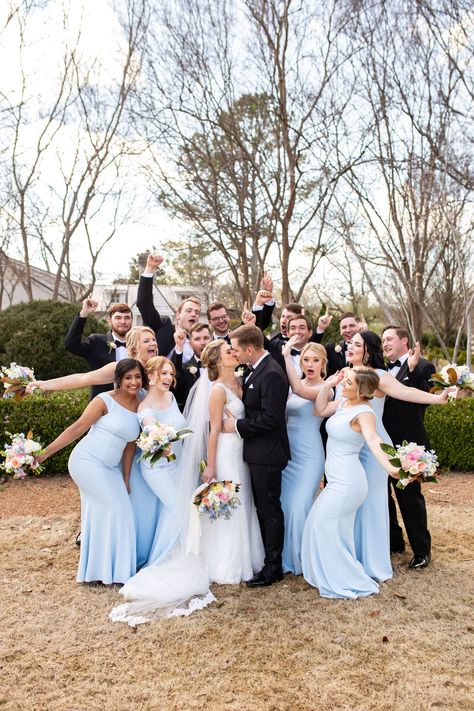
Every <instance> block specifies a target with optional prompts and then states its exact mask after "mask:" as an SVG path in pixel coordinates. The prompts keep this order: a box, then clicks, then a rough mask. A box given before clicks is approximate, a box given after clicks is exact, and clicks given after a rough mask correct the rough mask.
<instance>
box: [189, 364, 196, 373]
mask: <svg viewBox="0 0 474 711" xmlns="http://www.w3.org/2000/svg"><path fill="white" fill-rule="evenodd" d="M188 370H189V372H190V373H191V375H196V373H197V372H198V369H197V368H196V366H195V365H188Z"/></svg>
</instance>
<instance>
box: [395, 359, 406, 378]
mask: <svg viewBox="0 0 474 711" xmlns="http://www.w3.org/2000/svg"><path fill="white" fill-rule="evenodd" d="M407 373H408V361H407V360H406V361H405V362H404V363H403V365H401V366H400V369H399V371H398V373H397V376H396V377H397V380H399V381H400V382H402V380H403V378H405V377H406V374H407Z"/></svg>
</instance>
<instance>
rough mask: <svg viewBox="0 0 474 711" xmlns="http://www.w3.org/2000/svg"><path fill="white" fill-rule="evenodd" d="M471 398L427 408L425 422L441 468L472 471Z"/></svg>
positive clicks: (473, 412)
mask: <svg viewBox="0 0 474 711" xmlns="http://www.w3.org/2000/svg"><path fill="white" fill-rule="evenodd" d="M473 421H474V397H469V398H462V399H461V400H454V401H452V402H448V404H447V405H437V406H431V407H428V408H427V410H426V415H425V425H426V429H427V432H428V435H429V438H430V442H431V446H432V447H433V449H434V450H435V452H436V453H437V455H438V460H439V463H440V466H441V467H443V468H444V469H455V470H458V471H459V470H460V471H472V470H474V438H473V436H472V435H473V427H472V423H473Z"/></svg>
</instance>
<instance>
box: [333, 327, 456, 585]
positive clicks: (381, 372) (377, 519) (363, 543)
mask: <svg viewBox="0 0 474 711" xmlns="http://www.w3.org/2000/svg"><path fill="white" fill-rule="evenodd" d="M419 355H420V352H419V345H418V347H417V349H416V352H415V353H414V354H413V356H411V357H412V359H413V361H412V363H411V366H412V367H415V365H416V362H417V361H418V358H419ZM347 362H348V363H349V364H350V365H352V366H359V365H364V366H367V367H370V368H371V369H373V371H374V372H375V373H377V374H378V376H379V380H380V383H379V387H378V388H377V390H376V392H375V394H374V397H373V399H372V402H371V406H372V407H373V409H374V412H375V417H376V429H377V434H378V435H379V436H380V437H381V438H382V441H383V442H386V443H388V444H391V443H392V442H391V440H390V437H389V436H388V434H387V431H386V430H385V427H384V426H383V423H382V415H383V408H384V403H385V397H386V395H390V396H391V397H395V398H397V399H398V400H407V401H409V402H418V403H420V404H425V405H430V404H431V405H436V404H437V405H439V404H443V403H445V402H446V399H447V395H448V393H447V391H445V392H444V393H441V396H440V395H432V394H430V393H426V392H424V391H422V390H418V389H417V388H407V387H406V386H405V385H403V384H402V383H400V382H399V381H398V380H397V379H396V378H394V377H393V375H390V374H389V373H387V372H386V370H385V365H384V359H383V353H382V342H381V340H380V337H379V336H378V335H377V334H376V333H374V332H373V331H363V332H362V333H356V334H355V335H354V336H353V338H352V340H351V341H350V343H349V344H348V347H347ZM359 458H360V461H361V463H362V466H363V467H364V470H365V473H366V476H367V483H368V495H367V498H366V499H365V501H364V502H363V504H362V505H361V507H360V509H359V510H358V511H357V515H356V520H355V545H356V556H357V559H358V560H360V562H361V563H362V565H363V566H364V568H365V571H366V572H367V573H368V575H370V577H371V578H374V580H377V581H379V582H382V581H384V580H388V579H389V578H391V577H392V574H393V573H392V565H391V562H390V522H389V514H388V496H387V474H386V471H385V468H384V467H383V465H381V463H380V461H379V460H378V459H377V458H376V457H374V455H373V453H372V452H371V451H370V449H369V447H368V445H367V443H366V444H364V446H363V447H362V449H361V451H360V455H359Z"/></svg>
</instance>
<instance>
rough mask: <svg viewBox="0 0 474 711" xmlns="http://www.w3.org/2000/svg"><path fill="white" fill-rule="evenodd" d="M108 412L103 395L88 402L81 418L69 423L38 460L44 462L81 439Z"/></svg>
mask: <svg viewBox="0 0 474 711" xmlns="http://www.w3.org/2000/svg"><path fill="white" fill-rule="evenodd" d="M106 414H107V406H106V404H105V402H104V401H103V400H102V398H101V397H95V398H94V399H93V400H92V402H90V403H89V404H88V406H87V407H86V409H85V410H84V412H83V413H82V415H81V416H80V418H79V419H78V420H76V421H75V422H73V423H72V425H69V427H67V428H66V429H65V430H64V432H62V433H61V434H60V435H59V437H56V439H55V440H54V441H53V442H51V444H48V446H47V447H46V449H45V452H44V454H42V455H40V456H39V457H38V461H39V462H40V463H41V462H44V461H45V459H48V457H51V456H52V455H53V454H56V452H59V450H60V449H64V447H67V446H68V444H71V442H74V441H75V440H76V439H79V437H81V436H82V435H83V434H84V432H87V430H88V429H90V428H91V427H92V425H93V424H94V422H97V420H99V419H100V418H101V417H102V416H103V415H106Z"/></svg>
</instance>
